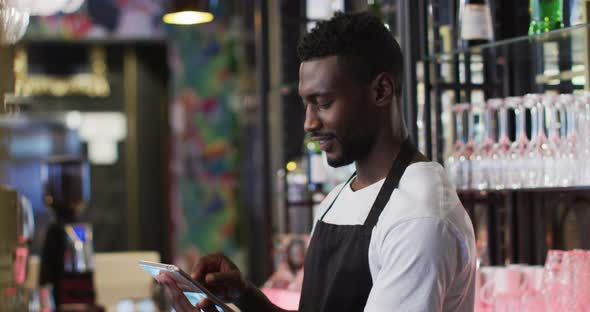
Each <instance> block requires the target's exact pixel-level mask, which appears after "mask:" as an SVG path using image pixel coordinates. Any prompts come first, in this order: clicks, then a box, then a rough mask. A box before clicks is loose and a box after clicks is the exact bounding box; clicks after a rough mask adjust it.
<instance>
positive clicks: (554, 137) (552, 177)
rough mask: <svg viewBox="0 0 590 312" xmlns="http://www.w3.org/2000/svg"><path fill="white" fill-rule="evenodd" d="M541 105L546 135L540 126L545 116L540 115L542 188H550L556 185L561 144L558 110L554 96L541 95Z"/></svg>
mask: <svg viewBox="0 0 590 312" xmlns="http://www.w3.org/2000/svg"><path fill="white" fill-rule="evenodd" d="M541 103H542V105H543V107H542V108H541V110H540V112H541V113H543V112H545V111H547V115H548V116H547V117H548V118H547V120H546V121H547V130H548V135H547V136H545V137H544V135H545V129H544V127H543V126H542V123H543V121H544V120H545V118H544V117H545V116H543V115H542V114H541V115H540V116H539V118H540V119H541V121H540V123H541V126H540V127H541V132H540V139H543V140H542V145H541V148H542V152H543V165H544V170H543V186H545V187H551V186H556V184H557V183H558V170H559V169H560V168H559V165H560V159H561V155H560V150H559V146H560V144H561V139H560V134H561V133H560V122H559V120H560V118H559V110H558V107H557V104H556V96H554V95H549V94H546V95H543V96H542V102H541Z"/></svg>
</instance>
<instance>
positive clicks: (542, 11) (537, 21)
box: [529, 0, 563, 35]
mask: <svg viewBox="0 0 590 312" xmlns="http://www.w3.org/2000/svg"><path fill="white" fill-rule="evenodd" d="M530 1H531V2H530V10H531V24H530V26H529V35H533V34H540V33H544V32H548V31H552V30H555V29H559V28H562V27H563V0H530Z"/></svg>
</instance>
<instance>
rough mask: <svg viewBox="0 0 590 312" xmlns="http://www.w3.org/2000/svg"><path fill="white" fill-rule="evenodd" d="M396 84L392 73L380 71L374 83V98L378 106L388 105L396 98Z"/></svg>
mask: <svg viewBox="0 0 590 312" xmlns="http://www.w3.org/2000/svg"><path fill="white" fill-rule="evenodd" d="M396 87H397V86H396V85H395V82H394V81H393V79H392V77H391V75H389V74H388V73H380V74H379V75H377V77H375V79H374V80H373V84H372V89H373V92H372V94H373V96H374V98H373V100H374V101H375V104H376V106H377V107H388V106H390V105H391V101H392V99H393V98H395V94H396Z"/></svg>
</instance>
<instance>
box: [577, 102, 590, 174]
mask: <svg viewBox="0 0 590 312" xmlns="http://www.w3.org/2000/svg"><path fill="white" fill-rule="evenodd" d="M576 106H577V115H578V118H577V120H576V126H577V127H576V129H577V131H576V132H577V134H578V138H579V140H578V141H577V146H576V151H577V155H578V160H579V162H578V168H579V172H580V175H579V177H578V182H579V183H580V184H582V185H590V163H589V161H588V159H590V92H585V93H583V94H581V95H579V96H578V97H577V105H576Z"/></svg>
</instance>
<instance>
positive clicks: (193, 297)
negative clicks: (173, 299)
mask: <svg viewBox="0 0 590 312" xmlns="http://www.w3.org/2000/svg"><path fill="white" fill-rule="evenodd" d="M184 296H185V297H186V299H188V301H190V303H191V304H192V305H193V306H194V305H197V303H199V301H201V300H203V299H204V298H205V297H206V295H205V294H204V293H194V292H188V291H185V292H184ZM215 307H216V308H217V311H219V312H223V309H221V308H220V307H219V306H215Z"/></svg>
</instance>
